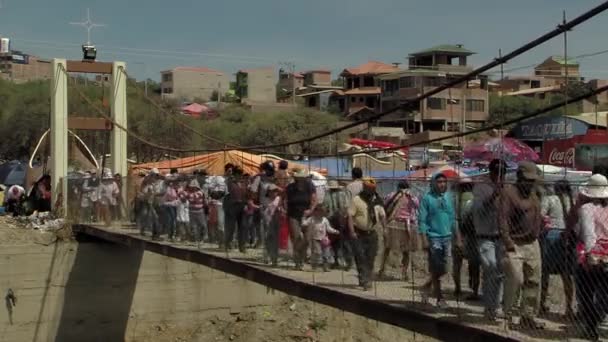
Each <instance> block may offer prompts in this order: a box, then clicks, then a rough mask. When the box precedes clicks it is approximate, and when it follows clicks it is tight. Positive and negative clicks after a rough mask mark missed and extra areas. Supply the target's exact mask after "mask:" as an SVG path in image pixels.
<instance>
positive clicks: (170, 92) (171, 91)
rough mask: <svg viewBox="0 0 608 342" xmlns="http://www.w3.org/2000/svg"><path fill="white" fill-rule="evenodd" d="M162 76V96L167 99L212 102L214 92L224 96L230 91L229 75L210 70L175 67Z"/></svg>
mask: <svg viewBox="0 0 608 342" xmlns="http://www.w3.org/2000/svg"><path fill="white" fill-rule="evenodd" d="M160 74H161V83H160V86H161V94H162V96H163V97H167V98H173V99H177V100H182V101H191V100H193V99H194V98H197V97H198V98H202V99H204V100H210V99H211V97H212V95H213V93H214V92H216V93H218V94H220V95H224V94H225V93H226V92H228V90H229V89H230V77H229V76H228V74H225V73H223V72H221V71H217V70H213V69H209V68H200V67H175V68H173V69H171V70H166V71H162V72H161V73H160Z"/></svg>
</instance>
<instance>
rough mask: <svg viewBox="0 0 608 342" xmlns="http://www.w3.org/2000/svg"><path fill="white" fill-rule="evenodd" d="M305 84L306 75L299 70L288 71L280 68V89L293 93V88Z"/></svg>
mask: <svg viewBox="0 0 608 342" xmlns="http://www.w3.org/2000/svg"><path fill="white" fill-rule="evenodd" d="M303 86H304V75H302V74H301V73H299V72H294V73H290V72H289V73H288V72H284V71H283V69H281V70H279V84H278V87H279V90H281V91H283V92H288V93H291V92H292V91H293V89H294V88H295V89H299V88H302V87H303Z"/></svg>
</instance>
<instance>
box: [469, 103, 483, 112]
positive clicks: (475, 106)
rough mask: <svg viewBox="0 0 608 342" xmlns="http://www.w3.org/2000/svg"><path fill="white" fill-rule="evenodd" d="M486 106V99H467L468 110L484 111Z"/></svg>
mask: <svg viewBox="0 0 608 342" xmlns="http://www.w3.org/2000/svg"><path fill="white" fill-rule="evenodd" d="M484 108H485V101H484V100H467V111H470V112H483V111H484Z"/></svg>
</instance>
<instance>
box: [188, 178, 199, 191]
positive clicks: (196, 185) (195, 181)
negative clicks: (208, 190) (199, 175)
mask: <svg viewBox="0 0 608 342" xmlns="http://www.w3.org/2000/svg"><path fill="white" fill-rule="evenodd" d="M188 187H189V188H195V189H200V188H201V185H200V184H198V181H197V180H196V179H193V180H191V181H190V183H188Z"/></svg>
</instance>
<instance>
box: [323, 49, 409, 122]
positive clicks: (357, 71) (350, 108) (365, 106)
mask: <svg viewBox="0 0 608 342" xmlns="http://www.w3.org/2000/svg"><path fill="white" fill-rule="evenodd" d="M397 70H399V68H397V66H395V65H392V64H386V63H383V62H378V61H369V62H367V63H365V64H362V65H359V66H357V67H352V68H346V69H344V70H343V71H342V73H341V74H340V77H341V78H342V82H343V84H344V90H334V95H333V96H332V102H333V103H334V105H335V106H336V107H337V108H338V110H339V111H340V112H342V113H344V115H345V116H346V117H348V118H351V119H356V118H358V117H360V116H362V115H369V114H371V113H374V112H376V110H377V109H378V108H379V106H380V93H381V91H380V87H379V81H378V77H379V76H381V75H384V74H388V73H392V72H395V71H397Z"/></svg>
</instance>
